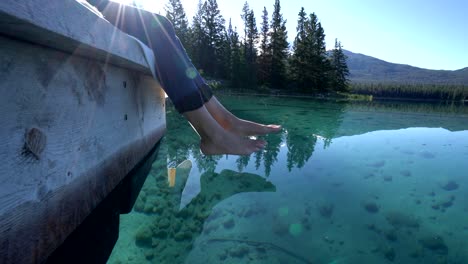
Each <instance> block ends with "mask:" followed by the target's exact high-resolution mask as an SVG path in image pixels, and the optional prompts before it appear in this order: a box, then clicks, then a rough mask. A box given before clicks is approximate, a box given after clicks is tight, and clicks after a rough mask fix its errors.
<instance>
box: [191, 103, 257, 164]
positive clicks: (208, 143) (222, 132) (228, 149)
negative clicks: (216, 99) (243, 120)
mask: <svg viewBox="0 0 468 264" xmlns="http://www.w3.org/2000/svg"><path fill="white" fill-rule="evenodd" d="M183 115H184V116H185V117H186V118H187V120H188V121H189V122H190V124H192V126H193V128H194V129H195V130H196V131H197V133H198V134H199V135H200V138H201V141H200V149H201V151H202V152H203V154H205V155H219V154H232V155H250V154H251V153H253V152H255V151H259V150H261V149H262V148H264V147H265V145H266V142H265V141H264V140H256V139H249V138H245V137H243V136H240V135H237V134H235V133H233V132H230V131H228V130H226V129H224V128H223V127H222V126H221V125H220V124H219V123H218V122H217V121H216V120H215V119H214V118H213V116H212V115H211V114H210V113H209V112H208V110H207V109H206V107H204V106H202V107H200V108H198V109H196V110H193V111H189V112H185V113H184V114H183Z"/></svg>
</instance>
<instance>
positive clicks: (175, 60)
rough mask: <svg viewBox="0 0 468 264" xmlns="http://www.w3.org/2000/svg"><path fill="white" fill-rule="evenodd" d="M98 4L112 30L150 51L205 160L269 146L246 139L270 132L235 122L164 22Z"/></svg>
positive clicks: (124, 8)
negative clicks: (252, 135) (128, 36)
mask: <svg viewBox="0 0 468 264" xmlns="http://www.w3.org/2000/svg"><path fill="white" fill-rule="evenodd" d="M94 1H97V2H99V1H101V2H103V3H101V4H100V5H98V6H99V10H101V12H103V14H104V16H105V17H106V18H107V19H108V20H109V21H110V22H111V23H112V24H114V25H115V26H116V27H118V28H119V29H121V30H122V31H124V32H126V33H128V34H130V35H133V36H134V37H136V38H138V39H140V40H141V41H142V42H143V43H145V44H147V45H148V46H149V47H150V48H152V50H153V52H154V55H155V58H156V71H157V75H158V76H157V77H158V79H159V81H160V82H161V85H162V87H163V88H164V90H165V91H166V93H167V94H168V96H169V98H170V99H171V101H172V102H173V103H174V105H175V107H176V109H177V110H178V111H179V112H180V113H181V114H183V115H184V116H185V117H186V118H187V120H188V121H189V122H190V123H191V125H192V126H193V128H194V129H195V130H196V131H197V132H198V134H199V135H200V137H201V142H200V148H201V150H202V152H203V153H204V154H207V155H214V154H236V155H248V154H251V153H252V152H254V151H258V150H260V149H261V148H263V147H264V146H265V144H266V142H265V141H263V140H252V139H247V138H244V137H243V136H244V135H251V134H265V133H269V129H268V126H262V125H260V124H256V123H253V122H249V121H245V120H240V119H236V118H235V116H233V115H232V114H231V113H230V112H228V111H227V110H226V109H225V108H224V107H223V106H222V105H221V104H220V103H219V102H218V101H217V100H216V99H215V98H214V97H213V96H212V93H211V90H210V89H209V87H208V86H207V85H206V83H204V80H203V78H201V76H200V75H199V73H198V72H197V71H196V69H195V67H194V66H193V65H192V63H191V61H190V59H189V58H188V56H187V54H186V52H185V49H184V48H183V47H182V45H181V44H180V41H179V39H178V38H177V37H176V35H175V32H174V28H173V27H172V24H171V23H170V22H169V21H168V20H167V19H166V18H164V17H162V16H159V15H156V14H152V13H150V12H147V11H144V10H140V9H137V8H134V7H130V6H122V5H121V4H118V3H114V2H108V1H106V0H94ZM121 16H124V17H121ZM200 87H203V89H201V88H200ZM208 107H210V109H211V111H209V110H208V109H207V108H208ZM218 122H219V123H218ZM262 127H263V128H262ZM261 128H262V129H261ZM273 130H274V131H273ZM276 130H279V129H278V128H277V127H274V128H272V131H271V132H276Z"/></svg>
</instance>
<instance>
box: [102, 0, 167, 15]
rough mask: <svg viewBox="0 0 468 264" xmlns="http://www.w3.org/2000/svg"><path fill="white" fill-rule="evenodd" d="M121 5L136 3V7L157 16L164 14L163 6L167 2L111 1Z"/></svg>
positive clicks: (150, 0)
mask: <svg viewBox="0 0 468 264" xmlns="http://www.w3.org/2000/svg"><path fill="white" fill-rule="evenodd" d="M111 1H112V2H117V3H121V4H126V5H131V4H132V3H136V4H137V6H138V7H140V8H142V9H145V10H148V11H151V12H153V13H157V14H165V13H166V11H165V9H164V8H165V6H166V4H167V2H168V1H154V0H111Z"/></svg>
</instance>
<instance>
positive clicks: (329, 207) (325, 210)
mask: <svg viewBox="0 0 468 264" xmlns="http://www.w3.org/2000/svg"><path fill="white" fill-rule="evenodd" d="M334 209H335V205H334V204H332V203H322V204H319V205H318V211H319V214H320V215H321V216H322V217H325V218H331V216H332V215H333V210H334Z"/></svg>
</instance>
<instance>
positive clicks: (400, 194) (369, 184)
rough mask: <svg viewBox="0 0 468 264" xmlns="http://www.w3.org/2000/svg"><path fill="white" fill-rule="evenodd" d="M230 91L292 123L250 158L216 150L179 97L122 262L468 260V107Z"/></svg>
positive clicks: (255, 111)
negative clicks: (203, 146)
mask: <svg viewBox="0 0 468 264" xmlns="http://www.w3.org/2000/svg"><path fill="white" fill-rule="evenodd" d="M219 99H220V101H221V102H222V103H223V104H224V105H225V106H226V108H228V109H229V110H231V111H232V112H233V113H234V114H235V115H237V116H239V117H240V118H244V119H248V120H253V121H257V122H261V123H267V124H270V123H274V124H280V125H282V126H283V131H282V132H281V133H279V134H272V135H267V136H264V137H263V138H264V139H265V140H266V141H267V142H268V145H267V147H266V148H265V149H264V150H263V151H261V152H257V153H254V154H252V155H251V156H245V157H244V156H233V155H223V156H212V157H206V156H203V155H202V154H201V153H200V150H199V148H198V144H199V139H198V135H197V134H196V133H195V132H194V131H193V130H192V128H191V127H190V125H189V124H188V123H187V121H186V120H185V119H184V118H183V117H182V116H181V115H180V114H178V113H177V112H176V111H175V110H174V108H173V107H171V106H167V133H166V136H165V137H164V138H163V140H162V142H161V146H160V149H159V154H158V158H157V160H156V161H155V162H154V163H153V167H152V170H151V172H150V174H149V175H148V178H147V180H146V182H145V184H144V186H143V189H142V191H141V193H140V195H139V197H138V199H137V202H136V204H135V206H134V209H133V211H132V212H131V213H130V214H127V215H122V216H121V224H120V237H119V240H118V242H117V244H116V246H115V248H114V251H113V253H112V255H111V257H110V259H109V263H171V264H172V263H191V264H192V263H193V264H195V263H203V264H206V263H268V264H275V263H278V264H279V263H288V264H289V263H292V264H295V263H325V264H352V263H356V264H357V263H451V264H455V263H457V264H458V263H460V264H461V263H468V239H467V238H468V107H467V106H463V105H454V104H445V103H414V102H394V101H392V102H340V101H334V100H318V99H304V98H302V99H301V98H287V97H251V96H221V97H220V98H219ZM184 160H190V161H191V163H192V167H191V168H190V167H186V166H185V167H184V166H181V167H180V168H178V169H177V176H176V183H175V186H174V187H170V186H169V183H168V174H167V168H168V167H171V166H175V165H177V164H180V163H181V162H183V161H184ZM185 164H187V162H186V163H185Z"/></svg>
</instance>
